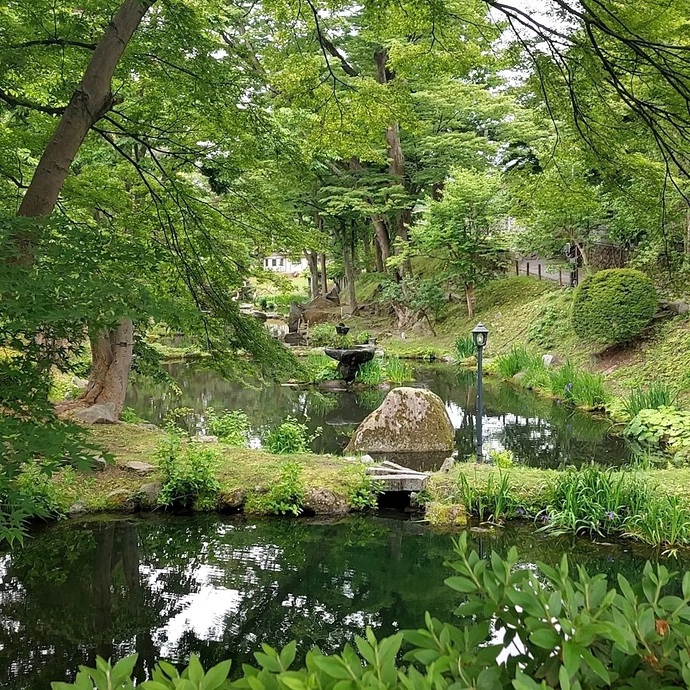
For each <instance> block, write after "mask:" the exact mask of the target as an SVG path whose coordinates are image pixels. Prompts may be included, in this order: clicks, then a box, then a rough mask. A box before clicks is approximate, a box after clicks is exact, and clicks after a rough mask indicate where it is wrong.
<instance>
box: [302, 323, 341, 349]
mask: <svg viewBox="0 0 690 690" xmlns="http://www.w3.org/2000/svg"><path fill="white" fill-rule="evenodd" d="M336 338H338V334H337V333H336V331H335V326H334V325H333V324H332V323H318V324H316V325H315V326H311V327H310V328H309V344H310V345H312V346H313V347H332V346H333V344H334V343H335V341H336Z"/></svg>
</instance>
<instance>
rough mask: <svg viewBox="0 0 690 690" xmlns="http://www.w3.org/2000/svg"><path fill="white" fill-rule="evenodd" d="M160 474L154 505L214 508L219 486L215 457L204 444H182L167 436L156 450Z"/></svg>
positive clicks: (214, 453) (176, 437) (217, 457)
mask: <svg viewBox="0 0 690 690" xmlns="http://www.w3.org/2000/svg"><path fill="white" fill-rule="evenodd" d="M156 458H157V460H158V466H159V468H160V470H161V473H162V475H163V487H162V489H161V493H160V496H159V497H158V503H159V504H160V505H162V506H165V507H167V508H173V509H178V508H179V509H189V508H192V507H195V508H200V509H210V508H213V507H214V506H215V502H216V497H217V495H218V492H219V490H220V484H219V483H218V480H217V479H216V477H215V469H216V467H217V466H218V463H219V460H220V458H219V456H218V453H217V451H216V450H215V449H213V448H209V446H208V444H200V443H185V444H182V442H181V439H180V436H179V435H177V434H175V433H168V435H167V436H166V438H165V439H164V440H162V441H161V442H160V443H159V445H158V449H157V451H156Z"/></svg>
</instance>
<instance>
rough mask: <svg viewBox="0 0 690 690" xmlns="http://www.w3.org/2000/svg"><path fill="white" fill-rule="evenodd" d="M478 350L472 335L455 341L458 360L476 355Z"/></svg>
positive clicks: (460, 337)
mask: <svg viewBox="0 0 690 690" xmlns="http://www.w3.org/2000/svg"><path fill="white" fill-rule="evenodd" d="M475 351H476V348H475V346H474V340H472V336H471V335H465V336H462V335H461V336H459V337H458V338H456V340H455V356H456V357H457V358H458V359H467V358H468V357H472V355H474V354H475Z"/></svg>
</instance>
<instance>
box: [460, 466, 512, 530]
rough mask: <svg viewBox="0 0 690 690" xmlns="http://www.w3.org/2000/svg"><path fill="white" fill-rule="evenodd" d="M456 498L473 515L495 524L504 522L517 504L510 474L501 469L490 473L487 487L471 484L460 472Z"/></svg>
mask: <svg viewBox="0 0 690 690" xmlns="http://www.w3.org/2000/svg"><path fill="white" fill-rule="evenodd" d="M455 498H456V499H458V500H459V502H460V503H462V505H464V506H465V508H466V510H467V512H468V513H470V514H471V515H474V516H476V517H478V518H479V519H480V520H481V521H482V522H492V523H495V524H500V523H502V522H504V521H505V519H506V518H507V517H509V516H510V515H512V513H513V512H514V509H515V507H516V505H517V502H516V500H515V498H514V496H513V491H512V487H511V484H510V480H509V478H508V475H507V474H506V473H504V472H500V471H499V472H498V473H495V472H492V473H491V474H490V475H489V477H488V480H487V482H486V486H485V487H478V486H477V485H476V484H470V482H469V480H468V479H467V477H466V476H465V475H464V474H460V475H459V476H458V484H457V493H456V494H455Z"/></svg>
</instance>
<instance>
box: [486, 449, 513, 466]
mask: <svg viewBox="0 0 690 690" xmlns="http://www.w3.org/2000/svg"><path fill="white" fill-rule="evenodd" d="M489 457H490V458H491V460H492V461H493V463H494V465H496V467H498V468H500V469H507V468H508V467H512V466H513V465H514V464H515V457H514V455H513V451H512V450H507V449H506V450H491V451H490V452H489Z"/></svg>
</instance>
